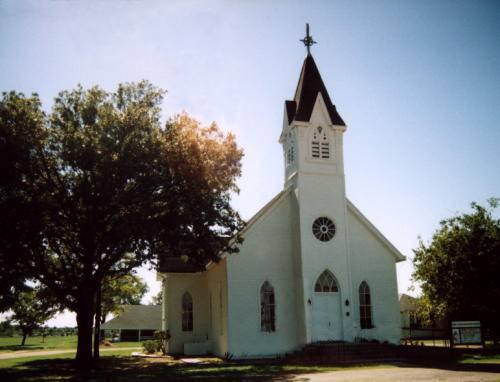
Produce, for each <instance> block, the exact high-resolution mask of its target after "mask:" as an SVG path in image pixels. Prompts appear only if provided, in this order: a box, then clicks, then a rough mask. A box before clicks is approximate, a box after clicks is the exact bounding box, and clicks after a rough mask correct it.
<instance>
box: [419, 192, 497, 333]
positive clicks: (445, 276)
mask: <svg viewBox="0 0 500 382" xmlns="http://www.w3.org/2000/svg"><path fill="white" fill-rule="evenodd" d="M497 205H498V202H497V201H496V200H494V199H491V200H490V201H489V206H487V207H484V206H481V205H479V204H476V203H472V205H471V207H472V212H471V213H464V214H461V215H457V216H454V217H451V218H448V219H445V220H443V221H442V222H441V223H440V228H439V229H438V230H437V231H436V232H435V233H434V235H433V237H432V240H431V242H430V243H429V244H425V243H423V242H422V241H420V244H419V247H418V248H417V249H415V250H414V252H415V258H414V260H413V264H414V267H415V272H414V274H413V278H414V280H415V281H417V282H419V284H420V285H421V288H422V293H423V298H422V301H423V307H422V308H421V310H422V312H421V313H422V315H423V316H424V317H428V320H433V319H438V318H445V319H457V320H481V321H482V323H483V325H484V326H486V327H489V328H491V329H493V330H496V331H497V335H498V334H500V278H499V275H500V220H498V219H495V218H494V216H493V211H494V209H495V208H496V207H497Z"/></svg>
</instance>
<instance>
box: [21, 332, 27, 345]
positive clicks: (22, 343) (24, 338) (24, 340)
mask: <svg viewBox="0 0 500 382" xmlns="http://www.w3.org/2000/svg"><path fill="white" fill-rule="evenodd" d="M26 337H28V331H27V330H24V329H23V340H22V341H21V346H24V344H25V343H26Z"/></svg>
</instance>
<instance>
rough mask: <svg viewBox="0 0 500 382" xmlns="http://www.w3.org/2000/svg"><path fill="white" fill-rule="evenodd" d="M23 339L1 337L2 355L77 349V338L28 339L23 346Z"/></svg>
mask: <svg viewBox="0 0 500 382" xmlns="http://www.w3.org/2000/svg"><path fill="white" fill-rule="evenodd" d="M21 340H22V338H21V337H0V353H3V352H12V351H18V350H58V349H76V343H77V337H76V336H47V337H45V340H43V338H42V337H28V338H27V339H26V344H25V345H24V346H21V345H20V344H21ZM141 345H142V343H141V342H116V343H113V347H117V348H120V347H140V346H141Z"/></svg>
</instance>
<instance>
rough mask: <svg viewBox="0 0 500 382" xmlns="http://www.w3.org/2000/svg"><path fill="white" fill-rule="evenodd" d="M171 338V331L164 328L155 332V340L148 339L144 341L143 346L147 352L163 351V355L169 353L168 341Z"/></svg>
mask: <svg viewBox="0 0 500 382" xmlns="http://www.w3.org/2000/svg"><path fill="white" fill-rule="evenodd" d="M168 340H170V332H169V331H168V330H167V331H164V330H157V331H155V333H154V339H153V340H147V341H144V342H143V343H142V347H143V348H144V351H145V352H146V354H153V353H159V352H161V353H162V354H163V355H165V354H167V350H166V347H165V345H166V343H167V341H168Z"/></svg>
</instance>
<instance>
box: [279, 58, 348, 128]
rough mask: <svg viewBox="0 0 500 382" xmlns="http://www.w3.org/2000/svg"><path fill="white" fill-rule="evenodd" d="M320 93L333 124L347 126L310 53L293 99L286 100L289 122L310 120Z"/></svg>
mask: <svg viewBox="0 0 500 382" xmlns="http://www.w3.org/2000/svg"><path fill="white" fill-rule="evenodd" d="M318 93H321V95H322V96H323V100H324V101H325V105H326V108H327V110H328V114H329V116H330V120H331V121H332V124H334V125H340V126H345V122H344V120H343V119H342V117H341V116H340V115H339V113H338V112H337V108H336V107H335V105H334V104H333V103H332V100H331V99H330V95H329V94H328V91H327V90H326V87H325V84H324V83H323V80H322V79H321V75H320V74H319V70H318V67H317V66H316V63H315V62H314V59H313V57H312V55H310V54H308V55H307V57H306V59H305V60H304V64H303V65H302V70H301V72H300V77H299V82H298V84H297V89H296V90H295V96H294V99H293V101H285V107H286V112H287V116H288V123H291V122H292V121H293V120H295V121H303V122H309V120H310V119H311V114H312V112H313V108H314V104H315V103H316V98H318Z"/></svg>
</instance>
